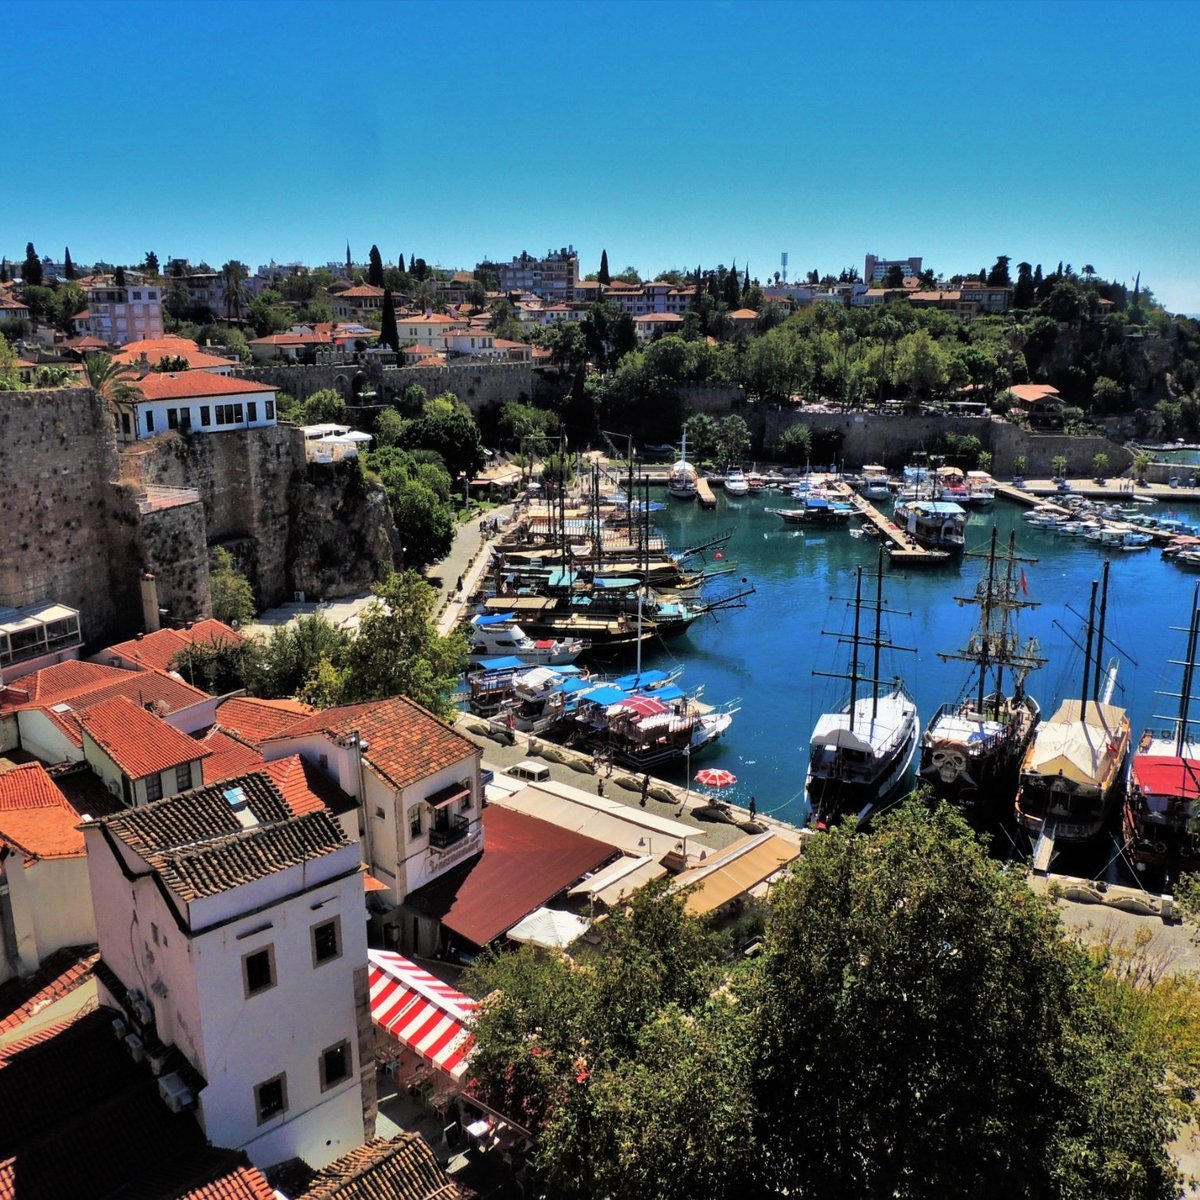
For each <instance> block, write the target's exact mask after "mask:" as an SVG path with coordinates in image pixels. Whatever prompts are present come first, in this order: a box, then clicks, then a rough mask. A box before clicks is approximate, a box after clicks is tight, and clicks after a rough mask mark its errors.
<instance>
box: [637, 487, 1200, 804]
mask: <svg viewBox="0 0 1200 1200" xmlns="http://www.w3.org/2000/svg"><path fill="white" fill-rule="evenodd" d="M787 503H788V501H787V500H786V499H785V498H783V497H781V496H779V495H777V494H772V493H767V494H766V495H762V496H757V497H745V498H742V499H737V500H730V499H727V498H726V497H725V496H724V494H723V493H720V492H718V493H717V508H716V510H715V511H710V512H705V511H703V510H702V509H700V508H699V506H698V505H696V504H694V503H693V504H688V503H684V502H678V501H676V502H672V503H671V504H669V505H668V507H667V508H666V510H665V511H663V512H661V513H658V514H656V519H657V522H658V525H659V528H660V529H661V530H662V531H663V532H664V534H666V536H667V537H668V539H669V540H670V541H671V542H672V543H673V544H677V545H683V544H687V543H688V542H689V541H691V540H693V539H699V538H700V537H701V535H703V534H704V533H706V532H716V531H718V530H722V529H726V528H730V527H732V528H733V529H734V531H735V532H734V535H733V538H732V540H731V541H730V543H729V545H728V547H727V549H726V555H727V561H728V562H733V561H736V562H737V564H738V572H737V575H735V576H733V577H732V578H731V579H726V580H720V581H717V582H716V583H714V584H710V585H709V586H710V589H711V590H712V591H714V592H719V591H721V590H729V588H731V587H732V585H733V583H735V582H736V581H737V580H738V579H740V578H741V577H743V576H744V577H746V578H747V579H749V580H750V582H751V583H753V584H754V586H755V587H756V589H757V591H756V593H755V595H753V596H751V597H750V598H749V599H748V601H747V607H746V608H745V609H736V610H733V611H731V612H726V613H719V614H717V615H716V619H714V618H712V617H706V618H704V619H702V620H701V621H700V622H698V623H697V624H696V625H694V626H693V627H692V629H691V630H690V631H689V632H688V634H687V635H686V636H685V637H682V638H678V639H674V640H672V641H670V642H668V643H667V644H666V646H665V647H664V648H663V649H662V650H659V651H657V652H655V653H653V654H650V655H647V657H646V660H645V662H646V665H655V666H668V665H676V664H679V663H682V664H685V666H686V670H685V672H684V676H683V680H682V683H683V684H684V686H686V687H688V688H689V689H691V688H695V687H697V686H700V685H701V684H702V685H704V699H705V700H707V701H709V702H710V703H713V704H719V703H722V702H724V701H726V700H729V699H732V698H733V697H741V702H742V710H741V712H739V713H738V715H737V716H736V717H735V718H734V722H733V726H732V728H731V729H730V731H729V733H728V734H727V736H726V737H725V739H724V740H723V741H722V742H720V743H719V744H718V745H717V746H716V747H714V748H712V749H710V750H709V751H707V752H706V754H705V756H704V757H703V759H701V760H698V761H697V762H696V763H695V764H693V773H694V771H695V770H696V769H698V767H699V766H719V767H725V768H727V769H729V770H731V771H732V772H733V773H734V774H735V775H736V776H737V777H738V783H737V784H736V786H735V787H734V788H733V789H732V790H731V791H730V792H728V793H727V795H728V796H729V797H730V798H731V799H733V800H735V801H737V802H739V803H743V804H744V803H746V802H747V801H748V800H749V798H750V796H751V795H753V796H754V797H755V799H756V802H757V805H758V809H759V811H761V812H765V813H771V814H773V815H775V816H778V817H780V818H782V819H784V820H788V821H793V822H797V823H802V822H803V821H804V819H805V817H806V815H807V814H806V807H805V803H804V775H805V769H806V765H807V743H808V736H809V733H810V732H811V730H812V727H813V725H814V723H815V722H816V720H817V717H818V716H819V714H820V713H821V712H823V711H825V710H826V709H829V708H835V707H837V706H838V703H839V701H840V699H841V697H842V695H843V694H844V690H845V687H846V685H845V684H844V683H843V682H840V681H837V680H828V679H822V678H817V677H814V675H813V671H814V670H818V671H833V670H845V669H846V664H847V656H848V650H847V649H843V648H841V647H838V646H836V645H835V644H834V639H833V638H830V637H823V636H822V630H834V631H842V630H845V629H847V628H848V620H849V618H848V614H847V611H846V605H845V603H844V602H843V601H844V598H846V597H850V596H852V595H853V591H854V568H855V567H856V566H858V565H859V564H862V565H863V566H864V567H866V568H867V569H868V570H869V571H872V572H873V571H874V569H875V564H876V561H877V543H876V542H875V541H874V540H873V539H870V538H865V537H864V538H852V537H851V536H850V535H849V533H848V532H847V531H845V530H830V531H820V530H818V531H808V532H806V533H805V534H800V533H799V532H797V531H796V530H794V529H792V528H791V527H788V526H784V525H783V523H782V522H781V521H780V520H779V518H778V517H776V516H773V515H771V514H770V513H768V512H766V511H765V510H766V509H767V508H774V507H781V506H786V504H787ZM886 503H888V502H885V504H886ZM1169 507H1170V506H1168V505H1159V506H1158V507H1157V508H1156V509H1155V511H1156V512H1160V510H1163V511H1165V510H1167V509H1168V508H1169ZM1022 511H1023V510H1022V509H1020V508H1019V507H1017V506H1016V505H1013V504H1009V503H1005V502H1003V501H997V502H996V505H995V506H994V508H992V509H990V510H973V511H972V512H971V516H970V521H969V524H968V526H967V548H968V550H973V549H979V550H986V548H987V544H988V541H989V539H990V536H991V528H992V525H993V524H995V525H997V526H998V527H999V530H1000V533H1001V535H1002V541H1006V540H1007V536H1008V532H1009V530H1010V529H1012V528H1016V530H1017V552H1018V553H1019V554H1021V555H1025V556H1028V557H1031V558H1036V559H1037V560H1038V561H1037V562H1036V563H1033V564H1027V565H1026V566H1025V568H1024V570H1025V574H1026V580H1027V583H1028V589H1029V590H1028V596H1027V598H1028V599H1029V600H1032V601H1037V602H1038V604H1039V607H1037V608H1034V609H1030V610H1026V611H1025V612H1023V613H1022V614H1021V621H1020V631H1021V633H1022V635H1024V636H1028V635H1033V636H1036V637H1037V639H1038V640H1039V642H1040V643H1041V648H1042V653H1043V655H1044V656H1045V657H1046V658H1048V660H1049V661H1048V663H1047V665H1046V666H1045V667H1043V668H1042V669H1041V670H1040V671H1037V672H1034V673H1033V674H1031V675H1030V677H1029V681H1028V690H1029V691H1030V692H1031V693H1032V694H1033V695H1034V696H1035V697H1036V698H1037V699H1038V701H1039V702H1040V703H1041V705H1042V709H1043V712H1044V714H1045V715H1047V716H1048V715H1049V714H1050V713H1052V712H1053V711H1054V709H1055V708H1056V707H1057V705H1058V702H1059V701H1060V700H1061V698H1062V697H1063V696H1064V694H1067V695H1070V694H1078V689H1079V687H1080V683H1081V670H1080V659H1081V655H1080V652H1079V651H1078V650H1077V649H1076V648H1075V647H1074V646H1073V645H1072V642H1071V639H1072V638H1074V639H1076V640H1077V641H1078V642H1079V643H1080V644H1081V645H1082V634H1081V630H1082V626H1083V621H1084V618H1085V617H1086V611H1087V603H1088V593H1089V585H1090V583H1091V581H1092V580H1093V579H1099V577H1100V570H1101V566H1102V564H1103V562H1104V560H1105V558H1107V559H1108V560H1109V561H1110V562H1111V564H1112V568H1111V578H1110V583H1109V610H1108V624H1107V630H1106V642H1108V643H1110V644H1109V646H1108V649H1107V651H1106V657H1109V656H1111V655H1112V654H1115V653H1118V650H1119V653H1120V657H1121V660H1122V667H1121V671H1120V675H1119V680H1118V682H1119V687H1118V692H1117V695H1116V696H1115V698H1114V702H1115V703H1118V704H1123V705H1124V706H1126V707H1127V708H1128V709H1129V712H1130V720H1131V722H1132V725H1133V730H1134V733H1135V736H1136V735H1137V734H1138V733H1140V732H1141V730H1142V728H1143V727H1144V726H1145V725H1147V724H1149V723H1151V716H1152V714H1169V713H1171V712H1173V711H1174V708H1175V704H1176V702H1175V701H1172V700H1166V699H1163V698H1161V697H1155V695H1154V692H1155V689H1156V688H1163V689H1166V690H1170V691H1177V690H1178V683H1179V678H1178V672H1179V669H1178V668H1177V667H1176V668H1172V667H1168V665H1167V659H1168V658H1179V657H1181V654H1182V651H1183V648H1184V635H1183V634H1181V633H1177V632H1173V631H1172V630H1171V629H1170V626H1172V625H1174V626H1182V625H1185V624H1186V622H1187V620H1188V615H1189V612H1190V603H1191V597H1192V593H1193V590H1194V587H1195V583H1196V579H1197V577H1196V576H1195V575H1189V574H1187V573H1185V572H1183V571H1181V570H1180V569H1178V568H1176V567H1174V566H1173V565H1171V564H1170V563H1169V562H1164V561H1163V560H1162V559H1161V558H1160V556H1159V553H1158V551H1157V550H1155V549H1150V550H1148V551H1141V552H1139V553H1108V554H1106V553H1104V552H1102V551H1101V550H1100V549H1099V548H1098V547H1097V545H1096V544H1095V543H1092V542H1088V541H1086V540H1084V539H1079V538H1065V537H1058V536H1056V535H1054V534H1052V533H1044V532H1042V531H1040V530H1037V529H1034V528H1032V527H1030V526H1029V525H1027V524H1026V523H1025V522H1023V521H1021V520H1020V513H1021V512H1022ZM1179 511H1180V512H1181V514H1182V515H1185V516H1189V515H1190V516H1194V513H1193V514H1188V513H1187V512H1186V509H1185V508H1183V507H1181V508H1180V510H1179ZM885 564H886V559H885ZM985 566H986V563H985V562H984V561H983V560H978V559H972V558H967V557H964V558H963V560H962V561H961V563H960V564H957V565H952V566H948V567H942V568H937V569H934V570H924V571H914V572H912V573H911V574H907V575H905V574H895V575H892V574H889V575H888V576H887V577H886V578H885V583H884V600H885V603H886V604H887V605H888V606H889V607H891V608H894V609H898V610H902V611H903V612H905V613H911V616H910V617H909V616H892V617H890V618H889V619H888V627H889V630H890V633H891V637H892V640H893V641H895V642H896V643H897V644H899V645H906V646H912V647H915V648H916V653H915V654H901V655H897V656H895V657H894V659H893V660H892V665H891V667H890V668H889V664H888V663H887V662H886V661H885V663H884V664H883V667H882V671H881V673H882V674H883V675H884V676H885V677H887V676H889V675H891V674H894V673H896V671H899V673H900V674H902V675H903V677H904V679H905V681H906V683H907V684H908V687H909V690H910V691H911V692H912V693H913V695H914V697H915V698H916V700H917V704H918V707H919V711H920V714H921V722H922V728H924V726H925V723H926V722H927V721H928V720H929V718H930V717H931V716H932V715H933V713H934V712H935V710H936V709H937V708H938V706H939V705H940V704H942V703H944V702H946V701H950V700H954V699H956V698H957V697H958V695H959V693H960V691H961V689H962V687H963V685H964V683H965V682H966V677H967V670H968V667H969V664H965V663H961V662H950V663H945V662H942V661H941V660H940V659H939V658H938V652H939V651H947V650H952V649H957V648H958V647H960V646H962V645H963V644H965V640H966V638H967V636H968V635H969V634H970V632H971V630H972V628H973V627H974V625H975V623H976V621H977V618H978V609H977V608H976V607H975V606H974V605H965V606H959V605H958V604H956V603H955V597H956V596H959V595H971V594H972V593H973V591H974V586H975V582H976V580H977V578H978V577H979V575H980V574H981V572H982V571H983V569H984V567H985ZM885 569H886V567H885ZM868 586H869V587H870V588H871V589H872V591H871V593H870V594H871V595H873V594H874V593H873V587H874V584H873V581H872V582H871V583H870V584H869V585H868V584H867V583H866V582H864V589H866V588H867V587H868ZM831 597H838V599H831ZM1069 608H1073V609H1074V614H1078V615H1074V614H1073V613H1072V612H1071V611H1069ZM1060 627H1061V628H1060ZM1068 635H1069V636H1068ZM1154 723H1155V724H1163V722H1157V721H1156V722H1154ZM679 779H680V781H682V779H683V772H682V771H680V773H679Z"/></svg>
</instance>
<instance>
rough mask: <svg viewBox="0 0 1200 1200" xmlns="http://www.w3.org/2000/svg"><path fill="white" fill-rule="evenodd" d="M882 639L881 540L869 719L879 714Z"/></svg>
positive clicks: (876, 581) (876, 574) (877, 570)
mask: <svg viewBox="0 0 1200 1200" xmlns="http://www.w3.org/2000/svg"><path fill="white" fill-rule="evenodd" d="M882 640H883V540H882V539H880V543H879V566H878V568H877V569H876V572H875V656H874V658H873V660H872V663H871V720H872V722H874V720H875V718H876V717H877V716H878V715H879V655H880V651H881V649H882V647H881V645H880V643H881V642H882Z"/></svg>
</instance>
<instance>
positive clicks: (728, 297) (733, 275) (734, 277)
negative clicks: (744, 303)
mask: <svg viewBox="0 0 1200 1200" xmlns="http://www.w3.org/2000/svg"><path fill="white" fill-rule="evenodd" d="M741 297H742V294H741V290H740V289H739V287H738V272H737V259H734V262H733V266H731V267H730V268H729V274H728V275H726V276H725V303H726V304H728V305H729V307H730V308H738V307H739V306H740V304H741Z"/></svg>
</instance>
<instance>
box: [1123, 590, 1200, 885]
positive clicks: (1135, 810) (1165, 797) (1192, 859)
mask: <svg viewBox="0 0 1200 1200" xmlns="http://www.w3.org/2000/svg"><path fill="white" fill-rule="evenodd" d="M1181 632H1182V631H1181ZM1186 632H1187V635H1188V640H1187V655H1186V657H1185V658H1184V659H1183V660H1182V662H1175V663H1174V665H1176V666H1181V667H1182V668H1183V680H1182V684H1181V686H1180V689H1179V692H1178V699H1179V711H1178V712H1177V713H1176V714H1175V715H1174V717H1160V718H1159V720H1163V721H1170V722H1171V724H1170V725H1169V726H1167V727H1166V728H1160V729H1158V730H1154V729H1147V730H1146V731H1145V732H1143V734H1142V736H1141V739H1140V741H1139V742H1138V747H1137V750H1136V752H1135V753H1134V755H1133V758H1132V760H1131V761H1130V764H1129V783H1128V788H1127V789H1126V793H1125V808H1124V813H1123V821H1122V825H1123V831H1124V834H1125V843H1126V848H1127V850H1128V851H1129V855H1130V857H1131V858H1132V859H1133V861H1134V864H1135V865H1136V866H1137V868H1138V869H1139V870H1145V869H1146V868H1147V867H1149V866H1154V867H1161V868H1162V869H1163V871H1164V874H1165V880H1164V882H1168V883H1173V882H1174V881H1175V880H1177V879H1178V878H1179V876H1180V875H1181V874H1182V873H1184V872H1188V871H1195V870H1197V869H1200V742H1198V741H1197V739H1196V737H1195V735H1194V727H1195V725H1196V723H1197V721H1198V720H1200V718H1197V717H1193V716H1192V715H1191V714H1192V705H1193V703H1194V702H1195V701H1196V700H1197V699H1198V697H1196V696H1194V695H1193V694H1192V689H1193V687H1194V686H1195V678H1196V665H1197V664H1196V651H1197V643H1198V642H1200V585H1198V586H1197V588H1196V590H1195V591H1194V592H1193V594H1192V619H1191V624H1190V625H1189V627H1188V629H1187V631H1186ZM1160 694H1161V695H1172V694H1173V693H1160Z"/></svg>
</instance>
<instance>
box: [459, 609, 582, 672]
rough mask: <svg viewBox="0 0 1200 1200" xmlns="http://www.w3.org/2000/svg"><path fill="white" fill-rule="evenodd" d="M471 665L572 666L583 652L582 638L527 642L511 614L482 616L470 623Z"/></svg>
mask: <svg viewBox="0 0 1200 1200" xmlns="http://www.w3.org/2000/svg"><path fill="white" fill-rule="evenodd" d="M471 626H472V630H473V641H472V644H471V661H472V662H478V661H479V660H480V659H483V658H493V657H505V656H507V657H511V658H518V659H520V660H521V662H523V663H527V664H528V665H529V666H538V667H557V666H563V665H565V664H567V663H573V662H574V661H575V660H576V659H577V658H578V657H579V656H580V655H581V654H582V653H583V652H584V650H586V649H587V647H588V643H587V642H586V641H584V640H583V639H582V638H576V637H566V638H537V639H535V638H531V637H529V636H528V635H527V634H526V633H525V631H524V630H523V629H522V628H521V627H520V625H518V624H516V621H515V614H513V613H483V614H481V615H480V616H477V617H475V618H474V620H472V622H471Z"/></svg>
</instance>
